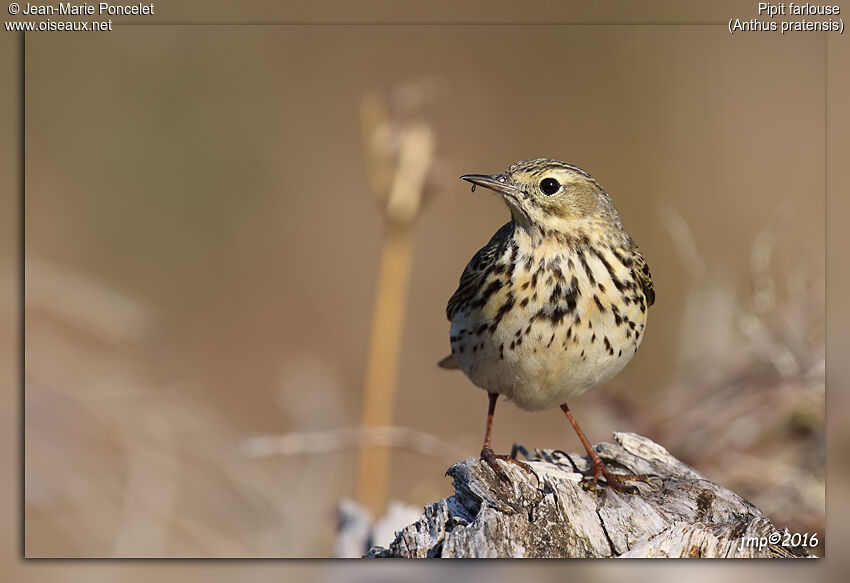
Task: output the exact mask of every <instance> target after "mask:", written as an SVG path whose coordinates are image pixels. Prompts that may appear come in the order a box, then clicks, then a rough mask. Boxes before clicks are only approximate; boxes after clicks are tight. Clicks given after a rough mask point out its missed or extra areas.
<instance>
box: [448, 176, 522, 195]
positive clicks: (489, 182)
mask: <svg viewBox="0 0 850 583" xmlns="http://www.w3.org/2000/svg"><path fill="white" fill-rule="evenodd" d="M461 179H463V180H466V181H467V182H471V183H472V190H475V187H476V186H483V187H484V188H489V189H490V190H494V191H496V192H499V193H501V194H506V195H508V196H510V197H512V198H517V195H518V194H519V190H518V189H517V188H516V187H515V186H512V185H510V184H508V181H507V179H506V178H505V175H504V174H466V175H465V176H461Z"/></svg>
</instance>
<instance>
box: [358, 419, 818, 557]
mask: <svg viewBox="0 0 850 583" xmlns="http://www.w3.org/2000/svg"><path fill="white" fill-rule="evenodd" d="M614 439H615V441H616V444H611V443H600V444H597V445H596V446H595V448H596V451H597V452H598V453H599V455H600V456H601V457H602V458H603V459H604V460H605V461H606V462H608V463H609V467H611V468H612V469H613V471H615V472H616V471H618V470H619V471H620V472H623V473H636V474H655V475H657V476H659V477H660V478H661V479H660V480H653V482H652V483H649V484H644V483H636V485H637V487H638V489H639V490H640V494H639V495H629V494H620V493H618V492H615V491H613V490H610V489H608V488H606V487H604V486H599V487H597V488H596V489H594V490H588V489H587V488H586V487H585V486H584V485H583V483H582V479H583V475H582V473H581V472H586V471H587V470H588V468H589V461H588V459H587V458H585V457H583V456H580V455H578V454H568V453H565V452H562V451H559V450H536V451H535V452H534V453H533V454H532V455H530V456H528V457H529V465H530V466H531V468H532V470H533V474H530V473H528V472H526V471H525V470H523V469H521V468H519V467H517V466H516V465H514V464H503V467H504V468H505V471H506V472H507V473H508V475H509V476H510V478H511V481H510V483H505V482H502V481H500V480H499V478H498V477H497V476H496V475H495V474H494V473H493V471H492V470H491V469H490V468H489V467H488V466H487V465H486V464H484V463H483V462H481V461H479V460H477V459H475V458H470V459H467V460H465V461H462V462H460V463H458V464H455V465H454V466H452V467H451V468H450V469H449V471H448V472H447V475H448V476H450V477H451V478H452V479H453V481H454V488H455V494H454V496H451V497H450V498H447V499H443V500H440V501H438V502H435V503H433V504H430V505H428V506H427V507H425V512H424V514H423V515H422V517H421V518H419V520H417V521H416V522H414V523H413V524H411V525H409V526H407V527H405V528H404V529H402V530H401V531H398V532H397V533H396V538H395V540H394V541H393V542H392V543H391V544H390V546H389V548H382V547H373V548H372V549H371V550H370V552H369V553H368V554H367V555H366V556H367V557H411V558H412V557H420V558H425V557H530V558H544V557H550V558H556V557H557V558H580V557H581V558H583V557H600V558H601V557H726V558H733V557H741V558H746V557H762V558H767V557H805V556H808V555H807V553H806V551H805V549H803V548H784V547H780V546H777V545H768V546H766V547H763V548H762V549H759V548H757V547H756V546H745V545H742V544H741V540H742V539H743V538H746V537H762V536H769V535H770V534H771V533H773V532H775V531H777V529H776V527H775V526H774V525H773V524H772V523H771V522H770V521H769V520H768V519H767V518H766V517H765V516H764V515H763V514H762V512H761V511H760V510H759V509H758V508H756V507H755V506H753V505H752V504H750V503H749V502H747V501H746V500H744V499H743V498H741V497H740V496H738V495H737V494H735V493H734V492H732V491H731V490H729V489H727V488H724V487H723V486H720V485H718V484H715V483H713V482H711V481H710V480H708V479H707V478H706V477H705V476H703V475H701V474H700V473H699V472H697V471H696V470H694V469H693V468H691V467H690V466H688V465H686V464H684V463H683V462H681V461H679V460H677V459H676V458H674V457H673V456H671V455H670V454H669V453H668V452H667V450H666V449H664V448H663V447H662V446H660V445H658V444H657V443H654V442H653V441H651V440H649V439H647V438H645V437H641V436H639V435H636V434H633V433H615V434H614ZM500 463H501V462H500Z"/></svg>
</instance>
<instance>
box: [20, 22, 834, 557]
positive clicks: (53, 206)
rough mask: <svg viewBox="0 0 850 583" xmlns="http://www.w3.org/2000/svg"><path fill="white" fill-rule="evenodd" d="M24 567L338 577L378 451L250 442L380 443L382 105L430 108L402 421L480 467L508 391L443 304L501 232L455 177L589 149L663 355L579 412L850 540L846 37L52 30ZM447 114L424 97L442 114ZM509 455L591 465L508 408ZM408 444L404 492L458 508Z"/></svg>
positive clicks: (39, 138) (565, 431)
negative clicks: (837, 160) (836, 163)
mask: <svg viewBox="0 0 850 583" xmlns="http://www.w3.org/2000/svg"><path fill="white" fill-rule="evenodd" d="M26 57H27V59H26V66H27V103H26V108H27V109H26V132H27V134H26V135H27V151H26V171H27V189H26V251H27V287H26V292H27V298H26V318H27V321H26V323H27V333H26V363H25V364H26V369H25V372H26V377H25V382H26V417H25V421H26V435H25V436H26V447H25V456H26V457H25V459H26V481H25V503H26V508H25V512H26V515H25V518H26V539H25V550H26V554H27V555H28V556H115V555H118V556H327V555H329V554H330V552H331V548H332V545H333V537H334V530H335V505H336V503H337V502H338V500H339V499H340V498H341V497H345V496H351V495H352V493H353V487H354V472H355V467H354V460H355V456H354V452H353V451H351V450H346V449H342V450H339V451H336V452H332V453H328V454H324V455H311V456H294V457H271V458H264V459H253V458H249V457H247V456H245V455H244V454H243V453H242V450H240V447H239V445H240V443H243V440H244V439H246V438H248V437H251V436H254V435H257V434H266V433H291V432H304V431H316V430H331V429H335V428H340V427H351V426H354V425H356V424H357V423H358V422H359V419H360V410H359V408H360V395H361V389H362V378H363V374H364V367H365V364H364V361H365V358H366V350H367V347H366V344H367V340H368V337H369V323H370V314H371V310H372V297H373V293H374V291H375V277H376V272H377V262H378V256H379V252H380V242H381V232H382V219H381V213H380V211H379V209H378V208H377V206H376V205H375V204H374V203H373V197H372V193H371V192H370V186H369V178H368V175H367V170H366V166H365V155H364V151H363V147H362V142H363V138H362V136H361V129H360V121H359V108H360V103H361V100H362V98H363V96H364V95H366V94H368V93H369V92H373V91H376V90H378V91H385V92H387V94H388V95H389V96H390V99H391V100H392V103H394V104H395V105H394V107H395V111H396V114H397V115H398V116H399V118H400V119H408V118H414V117H415V118H416V119H420V120H425V121H427V122H428V123H429V124H430V126H431V128H432V129H433V131H434V133H435V136H436V140H437V146H436V147H437V150H436V157H437V163H436V165H435V166H434V172H433V183H432V187H431V189H430V191H429V193H430V196H429V197H428V199H427V200H426V203H425V207H424V209H423V211H422V213H421V216H420V217H419V220H418V221H417V223H416V225H415V241H414V261H413V268H412V272H411V285H410V296H409V303H408V309H407V313H406V315H405V316H406V319H405V328H404V337H403V344H402V357H401V363H400V375H399V378H398V383H397V384H398V392H397V398H396V408H395V424H396V425H399V426H403V427H408V428H413V429H417V430H419V431H422V432H426V433H429V434H433V435H435V436H436V437H438V438H439V439H441V440H442V441H444V442H445V443H446V444H450V445H452V446H454V447H457V448H460V450H461V451H462V452H463V454H464V455H475V454H476V453H477V451H478V449H479V448H480V440H481V437H482V428H483V417H484V412H485V402H486V399H485V398H484V394H483V392H481V391H480V390H478V389H476V388H474V387H473V386H472V385H471V384H470V383H469V382H468V381H467V380H466V379H465V378H464V377H463V375H462V374H460V373H455V374H452V373H448V372H445V371H442V370H439V369H437V368H436V366H435V362H436V360H437V359H439V358H440V357H442V356H444V355H445V354H446V353H447V346H448V342H447V331H448V323H447V322H446V321H445V318H444V312H443V310H444V306H445V301H446V299H447V298H448V296H449V295H450V294H451V293H452V291H454V288H455V285H456V283H457V278H458V276H459V274H460V271H461V270H462V268H463V266H464V265H465V263H466V261H467V260H468V259H469V257H470V256H471V255H472V254H473V253H474V252H475V251H476V250H477V249H478V248H479V247H480V246H481V245H482V244H483V243H484V242H486V240H487V238H488V237H489V236H490V235H491V234H492V233H493V232H494V231H495V230H496V229H497V228H498V227H499V226H500V225H501V224H502V223H503V222H504V221H505V220H506V219H507V216H508V214H507V211H506V209H505V208H504V206H503V204H502V203H501V202H500V201H498V200H497V199H496V198H495V197H493V196H490V195H488V194H487V193H482V192H478V191H477V192H476V193H475V194H471V193H469V191H468V188H466V186H465V185H464V183H461V182H459V181H458V180H457V178H456V177H457V176H459V175H460V174H463V173H468V172H496V171H500V170H502V169H503V168H504V167H506V166H507V165H508V164H510V163H512V162H514V161H516V160H519V159H524V158H530V157H535V156H549V157H555V158H560V159H564V160H568V161H570V162H573V163H575V164H577V165H579V166H581V167H583V168H585V169H586V170H588V171H589V172H591V173H592V174H593V175H594V177H596V178H597V179H598V180H599V182H600V183H601V184H602V185H603V186H604V187H605V188H606V189H607V190H608V192H609V193H610V194H611V195H612V197H613V198H614V201H615V203H616V204H617V206H618V209H619V210H620V214H621V216H622V218H623V221H624V223H625V225H626V226H627V228H628V229H629V230H630V232H631V233H632V235H633V236H634V237H635V238H636V240H637V241H638V242H639V244H640V246H641V248H642V250H643V251H644V254H645V255H646V257H647V258H648V260H649V263H650V265H651V267H652V269H653V275H654V279H655V281H656V289H657V293H658V301H657V304H656V306H655V307H653V309H652V311H651V316H650V322H649V324H648V328H647V337H646V340H645V342H644V344H643V345H642V348H641V351H640V354H639V356H638V357H637V358H636V359H635V361H634V362H633V363H632V364H631V365H630V366H629V367H627V369H626V370H625V371H624V372H623V373H622V374H621V375H620V376H618V377H617V378H616V379H615V380H614V381H613V382H612V383H610V384H609V385H608V386H606V387H601V388H599V389H598V390H596V391H594V392H591V393H589V394H588V395H586V396H585V397H583V398H582V399H580V400H578V401H576V403H574V404H571V405H572V406H573V408H574V410H575V411H576V414H577V416H578V417H579V419H580V420H582V423H583V425H584V426H585V430H586V431H587V432H588V434H589V435H590V437H591V439H592V440H594V441H599V440H603V439H610V432H611V431H612V430H624V431H635V432H638V433H642V434H644V435H647V436H649V437H651V438H653V439H655V440H657V441H659V442H660V443H662V444H664V445H665V446H666V447H667V448H668V449H669V450H670V451H671V452H672V453H673V454H674V455H677V456H678V457H681V458H682V459H684V460H685V461H688V462H689V463H691V464H693V465H694V466H695V467H696V468H697V469H698V470H699V471H701V472H703V473H704V474H706V475H707V476H708V477H710V478H711V479H714V480H715V481H718V482H720V483H722V484H725V485H727V486H729V487H731V488H733V489H735V490H736V491H738V492H739V493H741V494H742V495H744V496H746V497H747V498H749V499H750V500H751V501H753V502H754V503H755V504H757V505H758V506H760V507H761V508H762V509H763V510H764V511H765V512H766V513H767V514H768V515H769V516H770V517H771V518H772V519H774V521H775V522H776V523H777V524H778V525H780V526H788V528H789V529H790V530H792V531H798V532H806V531H808V532H812V531H817V532H818V533H820V534H822V533H823V528H824V487H823V483H824V471H823V467H824V458H823V455H824V427H823V419H824V405H823V397H824V395H823V388H824V387H823V378H824V377H823V375H824V368H823V366H824V363H823V357H824V342H823V334H824V312H823V310H824V287H823V286H824V231H823V230H824V210H825V209H824V189H825V176H824V159H825V148H824V143H825V133H824V99H825V93H824V92H825V82H824V79H825V60H824V40H823V37H822V36H820V35H796V36H786V37H778V36H775V35H736V36H735V37H730V36H729V35H728V32H727V31H726V30H725V29H723V28H722V27H702V26H678V27H671V26H640V27H626V26H618V27H605V26H569V27H567V26H404V27H392V26H273V27H271V26H270V27H262V26H251V27H216V28H207V27H176V26H171V27H131V28H125V29H121V30H119V31H116V32H114V33H112V34H110V35H108V36H101V37H94V36H73V35H67V36H62V37H59V36H51V35H42V36H30V37H29V38H28V40H27V55H26ZM420 98H422V99H424V100H425V105H424V106H421V107H418V106H416V102H417V100H418V99H420ZM494 440H495V442H494V445H495V446H496V448H497V449H499V450H502V451H504V450H508V449H510V446H511V444H512V443H513V442H518V443H522V444H524V445H526V446H528V447H558V448H563V449H570V450H576V449H578V448H579V444H578V443H577V441H576V440H575V438H574V436H573V435H572V434H571V431H570V430H569V428H568V427H567V424H566V423H565V422H564V420H563V419H562V418H561V416H560V415H559V414H558V413H557V412H554V411H553V412H551V413H538V414H529V413H524V412H521V411H518V410H516V409H515V408H513V407H511V406H508V405H503V406H501V407H500V409H499V414H498V416H497V421H496V425H495V434H494ZM445 469H446V464H445V462H444V461H443V460H440V459H432V458H429V457H425V456H422V455H420V454H417V453H413V452H408V451H396V452H394V455H393V466H392V476H393V478H392V482H391V484H390V494H391V496H392V498H394V499H398V500H402V501H405V502H407V503H409V504H412V505H420V506H421V505H423V504H426V503H428V502H431V501H433V500H435V499H437V498H439V497H441V496H445V495H447V494H449V493H450V491H451V490H450V487H449V483H448V480H447V479H446V478H444V477H443V472H444V471H445Z"/></svg>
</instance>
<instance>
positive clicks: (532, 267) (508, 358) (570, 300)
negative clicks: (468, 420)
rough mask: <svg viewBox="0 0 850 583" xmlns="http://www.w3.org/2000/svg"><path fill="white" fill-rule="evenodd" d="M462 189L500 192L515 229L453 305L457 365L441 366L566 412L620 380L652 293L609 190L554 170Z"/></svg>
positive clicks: (546, 163)
mask: <svg viewBox="0 0 850 583" xmlns="http://www.w3.org/2000/svg"><path fill="white" fill-rule="evenodd" d="M463 178H464V179H466V180H468V181H470V182H472V183H473V185H480V186H484V187H487V188H490V189H492V190H495V191H497V192H499V193H500V194H501V195H502V196H503V198H504V199H505V202H506V203H507V205H508V208H509V209H510V211H511V221H510V222H508V223H507V224H505V225H504V226H502V228H500V229H499V230H498V231H497V232H496V234H495V235H493V237H492V238H491V239H490V242H489V243H488V244H487V245H485V246H484V247H483V248H481V249H480V250H479V251H478V252H477V253H476V254H475V255H474V256H473V258H472V259H471V260H470V261H469V264H468V265H467V266H466V269H465V270H464V272H463V274H462V275H461V278H460V283H459V285H458V289H457V291H455V293H454V294H453V295H452V297H451V298H450V299H449V301H448V305H447V307H446V315H447V317H448V319H449V321H450V322H451V332H450V343H451V349H452V355H451V356H450V357H447V358H446V359H444V360H443V361H442V362H441V365H442V366H446V367H452V366H457V367H458V368H460V369H462V370H463V372H464V373H465V374H466V375H467V376H468V377H469V378H470V380H472V382H473V383H474V384H475V385H477V386H479V387H481V388H483V389H485V390H486V391H488V392H489V393H491V394H493V393H495V394H499V395H505V396H506V397H508V398H510V399H511V400H513V402H514V403H515V404H516V405H517V406H519V407H520V408H522V409H527V410H541V409H547V408H552V407H556V406H558V405H562V404H565V403H566V401H567V400H568V399H571V398H573V397H575V396H577V395H580V394H582V393H583V392H585V391H587V390H588V389H590V388H592V387H594V386H596V385H598V384H601V383H603V382H605V381H606V380H608V379H610V378H611V377H613V376H614V375H616V374H617V373H618V372H620V370H622V368H623V367H624V366H625V365H626V364H628V362H629V361H630V360H631V359H632V357H633V356H634V354H635V353H636V352H637V349H638V347H639V346H640V343H641V341H642V340H643V333H644V327H645V325H646V316H647V310H648V308H649V306H651V305H652V304H653V302H654V301H655V291H654V289H653V286H652V277H651V275H650V271H649V267H648V266H647V263H646V260H645V259H644V257H643V255H642V254H641V252H640V249H639V248H638V246H637V244H636V243H635V242H634V240H633V239H632V238H631V236H629V234H628V233H627V232H626V231H625V230H624V228H623V225H622V222H621V221H620V217H619V215H618V214H617V210H616V209H615V207H614V204H613V202H612V201H611V199H610V197H609V196H608V195H607V194H606V192H605V191H604V190H603V189H602V187H601V186H600V185H599V184H598V183H597V182H596V181H595V180H594V179H593V178H592V177H591V176H590V175H589V174H588V173H587V172H585V171H584V170H581V169H580V168H577V167H575V166H572V165H570V164H567V163H565V162H559V161H557V160H549V159H535V160H527V161H524V162H518V163H516V164H514V165H512V166H511V167H510V168H508V169H507V170H506V171H505V172H503V173H502V174H497V175H468V176H464V177H463ZM556 185H557V190H553V189H555V186H556ZM474 188H475V186H473V189H474ZM550 190H551V191H552V192H551V193H550V192H547V191H550ZM491 403H492V404H491V408H492V407H493V406H495V398H493V400H492V402H491ZM564 408H565V411H566V405H564ZM488 438H489V430H488ZM485 445H486V444H485Z"/></svg>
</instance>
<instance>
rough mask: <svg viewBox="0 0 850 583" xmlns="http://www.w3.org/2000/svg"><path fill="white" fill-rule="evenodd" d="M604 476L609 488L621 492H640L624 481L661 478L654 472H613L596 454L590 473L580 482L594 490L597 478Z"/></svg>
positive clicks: (647, 481) (646, 480) (648, 481)
mask: <svg viewBox="0 0 850 583" xmlns="http://www.w3.org/2000/svg"><path fill="white" fill-rule="evenodd" d="M600 477H603V478H605V483H606V484H607V485H608V487H609V488H611V489H612V490H615V491H617V492H621V493H623V494H640V491H639V490H638V489H637V487H636V486H630V485H629V484H627V483H626V482H643V483H645V484H649V483H650V482H652V481H653V480H661V481H662V482H663V479H662V478H661V477H660V476H656V475H655V474H615V473H613V472H611V471H610V470H609V469H608V466H607V465H606V464H605V462H603V461H602V458H600V457H598V456H596V457H595V458H594V459H593V460H592V466H591V474H590V476H586V477H585V479H584V480H583V481H582V484H583V485H584V487H585V488H587V489H588V490H595V489H596V487H597V486H598V485H599V478H600Z"/></svg>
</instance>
